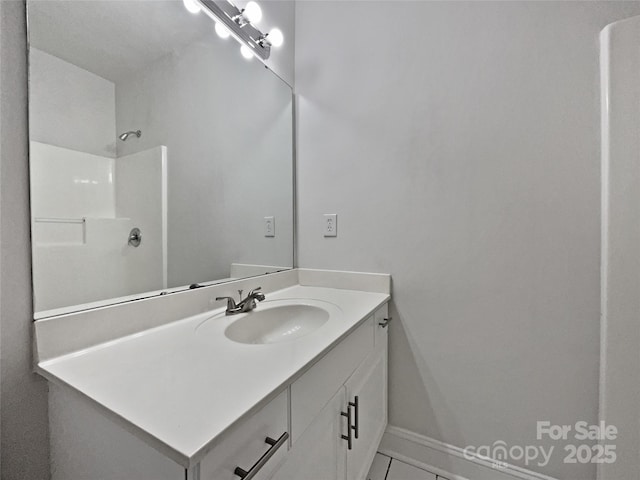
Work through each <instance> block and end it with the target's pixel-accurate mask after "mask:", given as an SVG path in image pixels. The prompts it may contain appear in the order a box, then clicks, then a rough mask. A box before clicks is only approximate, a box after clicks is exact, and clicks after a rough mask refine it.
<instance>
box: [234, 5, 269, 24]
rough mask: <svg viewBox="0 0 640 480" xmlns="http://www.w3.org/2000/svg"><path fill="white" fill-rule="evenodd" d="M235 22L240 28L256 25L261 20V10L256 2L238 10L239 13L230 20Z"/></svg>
mask: <svg viewBox="0 0 640 480" xmlns="http://www.w3.org/2000/svg"><path fill="white" fill-rule="evenodd" d="M232 20H233V21H234V22H236V23H237V24H238V25H239V26H240V28H242V27H244V26H245V25H247V24H253V25H257V24H258V23H260V20H262V9H261V8H260V5H258V4H257V3H256V2H253V1H251V2H249V3H247V6H246V7H244V8H243V9H242V10H240V13H238V14H237V15H235V16H234V17H233V19H232Z"/></svg>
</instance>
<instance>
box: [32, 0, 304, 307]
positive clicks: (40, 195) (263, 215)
mask: <svg viewBox="0 0 640 480" xmlns="http://www.w3.org/2000/svg"><path fill="white" fill-rule="evenodd" d="M27 11H28V25H29V134H30V169H31V215H32V218H31V221H32V242H33V278H34V297H35V310H36V318H43V317H48V316H52V315H56V314H60V313H65V312H70V311H78V310H83V309H87V308H91V307H94V306H99V305H104V304H109V303H117V302H122V301H127V300H131V299H136V298H142V297H147V296H152V295H158V294H164V293H170V292H173V291H177V290H181V289H185V288H189V286H192V287H195V286H198V285H206V284H210V283H213V282H220V281H226V280H230V279H235V278H242V277H247V276H255V275H259V274H264V273H267V272H272V271H277V270H283V269H287V268H291V267H292V266H293V250H294V247H293V135H292V131H293V129H292V126H293V118H292V116H293V109H292V92H291V88H290V87H289V86H288V85H287V84H286V83H285V82H283V81H282V80H281V79H280V78H279V77H278V76H277V75H275V74H274V73H273V72H272V71H271V70H269V69H268V68H265V65H264V64H262V63H261V62H260V61H258V60H257V59H255V58H254V59H253V60H251V61H247V60H246V59H245V58H243V57H242V56H241V55H240V53H239V45H238V43H236V42H235V41H233V40H232V39H231V41H223V40H221V39H220V38H218V36H216V34H215V32H214V22H213V21H212V20H211V19H210V18H208V17H206V16H205V15H192V14H190V13H189V12H188V11H187V10H186V9H185V8H184V6H183V3H182V1H139V0H126V1H112V0H106V1H100V0H92V1H87V0H82V1H64V0H62V1H61V0H56V1H52V0H35V1H33V0H29V1H28V2H27Z"/></svg>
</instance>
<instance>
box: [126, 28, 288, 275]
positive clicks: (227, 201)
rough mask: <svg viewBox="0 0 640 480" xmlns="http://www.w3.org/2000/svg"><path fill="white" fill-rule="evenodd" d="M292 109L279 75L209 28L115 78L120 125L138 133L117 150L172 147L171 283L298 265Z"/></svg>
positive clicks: (169, 207)
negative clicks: (236, 267)
mask: <svg viewBox="0 0 640 480" xmlns="http://www.w3.org/2000/svg"><path fill="white" fill-rule="evenodd" d="M291 54H292V52H291ZM291 109H292V105H291V90H290V89H289V88H288V87H287V86H286V85H285V84H284V83H283V82H282V81H281V80H280V79H279V78H277V77H276V76H275V75H273V74H272V72H270V71H268V70H267V69H265V68H264V66H263V65H262V64H261V63H259V62H258V61H257V60H255V59H254V60H252V61H250V62H247V61H246V60H244V59H243V58H242V57H241V56H240V52H239V45H238V44H237V42H235V41H234V40H233V39H228V40H226V41H224V40H221V39H219V38H218V37H217V36H215V34H213V33H212V34H211V37H207V38H203V39H201V40H199V41H196V42H194V43H192V44H191V45H189V46H188V47H186V48H183V49H180V50H177V51H176V52H174V53H173V54H171V55H168V56H166V57H164V58H162V59H160V60H159V61H157V62H155V63H154V64H153V65H151V66H148V67H145V69H144V71H141V72H136V74H134V75H132V76H131V77H130V78H128V79H125V80H122V81H118V82H117V84H116V112H117V113H116V115H117V130H118V131H125V130H131V129H133V130H137V129H140V130H142V137H141V138H135V137H132V138H130V139H129V140H127V141H126V142H118V155H119V156H122V155H124V154H128V153H131V152H137V151H139V150H141V149H146V148H150V147H152V146H155V145H158V144H164V145H166V146H167V158H168V160H167V168H168V283H169V286H170V287H173V286H180V285H188V284H191V283H196V282H204V281H208V280H214V279H220V278H226V277H229V275H230V271H229V270H230V265H231V263H234V262H235V263H249V264H264V265H282V266H284V267H287V266H291V265H292V252H293V242H292V235H293V212H292V196H293V193H292V190H293V187H292V184H293V179H292V178H293V173H292V160H291V158H292V121H291ZM265 216H275V217H276V237H275V238H267V237H265V236H264V226H263V223H264V220H263V218H264V217H265Z"/></svg>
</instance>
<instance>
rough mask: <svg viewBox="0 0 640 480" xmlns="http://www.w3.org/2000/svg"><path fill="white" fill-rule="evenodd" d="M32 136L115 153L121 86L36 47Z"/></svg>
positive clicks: (31, 58) (33, 54) (98, 152)
mask: <svg viewBox="0 0 640 480" xmlns="http://www.w3.org/2000/svg"><path fill="white" fill-rule="evenodd" d="M29 62H30V67H31V68H30V70H29V76H30V78H29V81H30V88H31V90H30V106H29V108H30V112H29V113H30V116H29V134H30V139H31V140H32V141H37V142H42V143H48V144H50V145H56V146H58V147H66V148H71V149H73V150H78V151H80V152H86V153H93V154H95V155H102V156H107V157H115V150H116V146H115V141H116V130H115V129H116V123H115V118H116V113H115V108H116V102H115V85H114V83H113V82H110V81H109V80H105V79H104V78H102V77H99V76H98V75H95V74H94V73H91V72H89V71H87V70H84V69H82V68H80V67H77V66H75V65H72V64H71V63H69V62H65V61H64V60H61V59H59V58H58V57H54V56H53V55H50V54H48V53H46V52H43V51H41V50H38V49H37V48H31V50H30V55H29Z"/></svg>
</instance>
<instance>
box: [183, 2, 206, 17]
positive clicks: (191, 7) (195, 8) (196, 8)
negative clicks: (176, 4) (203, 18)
mask: <svg viewBox="0 0 640 480" xmlns="http://www.w3.org/2000/svg"><path fill="white" fill-rule="evenodd" d="M182 3H184V8H186V9H187V11H189V12H190V13H193V14H196V13H200V10H201V8H200V5H198V2H196V0H182Z"/></svg>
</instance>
